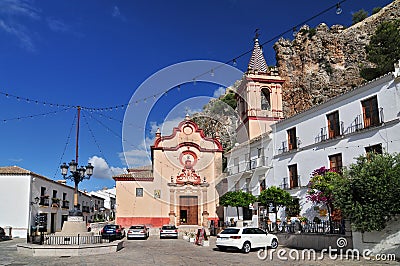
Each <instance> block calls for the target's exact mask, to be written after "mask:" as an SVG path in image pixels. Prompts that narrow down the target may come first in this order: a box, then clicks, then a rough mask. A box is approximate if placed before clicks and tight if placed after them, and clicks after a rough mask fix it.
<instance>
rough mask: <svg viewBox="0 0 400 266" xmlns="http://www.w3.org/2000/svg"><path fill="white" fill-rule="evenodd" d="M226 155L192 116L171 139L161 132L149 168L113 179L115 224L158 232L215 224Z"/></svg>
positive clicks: (186, 119)
mask: <svg viewBox="0 0 400 266" xmlns="http://www.w3.org/2000/svg"><path fill="white" fill-rule="evenodd" d="M222 152H223V149H222V145H221V143H220V141H219V140H218V138H208V137H206V136H205V135H204V132H203V131H202V130H201V129H200V128H199V127H198V125H197V124H196V123H194V122H193V121H192V120H191V119H190V118H189V116H186V118H185V120H184V121H182V122H181V123H179V125H178V126H177V127H175V128H174V129H173V132H172V134H171V135H168V136H162V135H161V133H160V132H159V131H158V132H157V133H156V138H155V142H154V145H153V146H151V159H152V164H151V166H148V167H142V168H136V169H129V170H128V173H126V174H121V175H118V176H114V177H113V178H114V180H115V181H116V190H117V204H116V205H117V218H116V223H118V224H121V225H123V226H125V227H126V226H130V225H133V224H146V225H148V226H150V227H160V226H162V225H163V224H174V225H196V226H207V225H208V224H209V221H211V220H214V221H215V222H217V220H218V215H217V205H218V198H219V196H220V193H221V192H220V191H219V190H218V187H219V186H220V182H221V180H222ZM220 216H222V217H223V214H221V215H220Z"/></svg>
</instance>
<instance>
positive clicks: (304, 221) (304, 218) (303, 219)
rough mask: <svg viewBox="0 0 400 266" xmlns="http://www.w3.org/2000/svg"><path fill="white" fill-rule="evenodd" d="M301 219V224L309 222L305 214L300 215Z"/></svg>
mask: <svg viewBox="0 0 400 266" xmlns="http://www.w3.org/2000/svg"><path fill="white" fill-rule="evenodd" d="M299 220H300V222H301V224H303V225H304V224H306V223H307V222H308V219H307V218H306V217H304V216H302V217H300V218H299Z"/></svg>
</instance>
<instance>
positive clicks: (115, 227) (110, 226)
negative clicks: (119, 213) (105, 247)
mask: <svg viewBox="0 0 400 266" xmlns="http://www.w3.org/2000/svg"><path fill="white" fill-rule="evenodd" d="M104 228H105V229H117V226H116V225H106V226H105V227H104Z"/></svg>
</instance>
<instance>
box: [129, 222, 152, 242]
mask: <svg viewBox="0 0 400 266" xmlns="http://www.w3.org/2000/svg"><path fill="white" fill-rule="evenodd" d="M148 237H149V228H147V227H146V226H145V225H132V226H131V227H129V229H128V234H127V235H126V238H127V239H132V238H142V239H147V238H148Z"/></svg>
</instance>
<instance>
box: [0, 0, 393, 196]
mask: <svg viewBox="0 0 400 266" xmlns="http://www.w3.org/2000/svg"><path fill="white" fill-rule="evenodd" d="M390 2H391V1H385V0H379V1H363V0H347V1H345V2H344V3H342V4H341V8H342V9H343V12H342V13H341V14H340V15H336V14H335V10H330V11H329V12H327V13H324V14H323V15H321V16H319V17H317V18H315V19H313V20H311V21H309V22H308V23H307V24H308V25H310V26H311V27H315V26H316V25H318V24H319V23H322V22H324V23H326V24H328V26H332V25H334V24H342V25H345V26H349V25H350V24H351V17H352V14H353V13H354V12H356V11H358V10H360V9H362V8H363V9H365V10H366V11H368V12H369V13H371V11H372V9H373V8H374V7H377V6H381V7H383V6H385V5H387V4H389V3H390ZM336 3H337V1H331V0H324V1H292V0H287V1H262V0H253V1H240V0H229V1H228V0H221V1H210V0H204V1H158V0H155V1H112V0H109V1H104V0H98V1H94V0H86V1H78V0H65V1H61V0H60V1H58V0H40V1H39V0H37V1H33V0H32V1H29V0H1V1H0V40H1V41H0V106H1V108H0V151H1V152H0V166H8V165H18V166H20V167H23V168H26V169H28V170H31V171H33V172H36V173H38V174H41V175H44V176H47V177H49V178H53V179H61V178H62V176H61V175H60V171H59V165H60V163H62V162H69V161H70V160H71V159H74V157H75V128H74V123H73V121H74V117H75V115H76V108H73V106H77V105H80V106H84V107H87V108H94V109H95V110H94V111H93V112H89V110H87V109H86V110H84V111H83V112H82V116H81V124H80V139H79V146H80V150H79V163H80V164H81V165H86V164H87V162H88V160H89V159H90V160H91V162H93V163H94V164H95V175H94V176H93V177H92V178H91V179H90V180H89V181H84V182H83V183H81V184H80V188H81V189H83V188H86V189H87V190H94V189H100V188H101V187H103V186H107V187H112V186H113V185H114V181H113V180H112V179H110V175H112V174H116V173H119V172H120V171H121V170H122V169H123V168H125V167H127V163H126V162H125V160H124V156H123V144H122V140H121V137H122V126H123V122H122V121H123V120H124V115H125V110H126V108H117V109H115V108H112V109H110V108H109V107H115V106H120V105H126V104H127V103H128V102H129V101H130V99H131V98H132V96H133V95H134V94H135V90H137V88H139V87H140V86H141V84H142V83H143V82H144V81H145V80H147V79H148V78H149V77H151V76H152V75H153V74H154V73H156V72H157V71H160V70H162V69H164V68H166V67H168V66H171V65H174V64H177V63H181V62H185V61H189V60H213V61H219V62H228V61H230V60H232V59H234V58H236V57H238V56H239V55H241V54H243V53H245V52H247V51H249V50H251V48H252V46H253V43H252V42H253V37H254V31H255V29H256V28H259V29H260V30H259V32H260V34H261V35H260V37H259V39H260V43H264V42H266V41H268V40H270V39H271V38H273V37H275V36H279V35H281V34H282V33H283V32H285V31H287V30H290V29H292V28H293V26H295V25H298V24H301V22H303V21H306V20H308V19H309V18H311V17H312V16H314V15H316V14H318V13H319V12H321V11H322V10H325V9H327V8H328V7H331V6H333V5H335V4H336ZM283 37H285V38H293V37H292V36H291V33H290V32H289V33H287V34H285V35H283ZM273 43H274V41H271V42H269V43H266V44H265V45H264V46H263V50H264V55H265V57H266V60H267V64H268V65H274V64H275V54H274V50H273V48H272V47H273ZM249 58H250V54H246V55H244V56H243V57H241V58H238V59H237V68H238V69H239V70H242V71H243V70H245V69H246V67H247V63H248V61H249ZM199 74H200V73H199ZM219 87H220V86H219V85H218V84H212V83H211V84H210V83H201V82H199V83H198V84H196V85H194V84H190V83H188V84H183V85H182V87H181V89H180V90H177V89H175V90H171V91H170V93H168V95H167V96H163V98H162V99H159V100H157V104H156V107H155V108H153V109H152V111H151V112H150V115H149V117H148V119H147V120H146V123H145V124H141V123H138V124H137V125H136V126H137V127H140V128H144V130H145V131H144V132H147V133H146V134H147V135H145V136H142V139H137V142H135V143H134V144H133V146H132V150H133V151H135V155H137V156H138V157H142V159H143V160H138V161H137V164H138V165H139V164H145V163H146V158H147V157H146V149H144V148H145V146H146V145H147V144H148V142H149V141H150V142H151V139H152V136H153V134H154V130H155V129H156V128H157V127H158V126H160V125H162V124H164V123H165V117H167V116H168V120H169V122H168V123H169V128H170V126H171V125H172V124H174V123H175V122H177V121H179V120H180V119H182V118H183V117H184V115H185V113H186V112H194V111H196V110H200V109H201V107H202V105H203V104H204V103H205V102H207V100H208V99H210V97H213V96H214V93H215V91H217V90H218V89H219ZM167 89H169V88H162V87H160V88H157V89H155V92H158V91H160V92H162V91H165V90H167ZM145 92H146V91H142V92H141V94H140V95H141V97H139V98H136V100H137V101H138V104H137V108H138V109H140V108H141V104H145V103H144V100H143V98H146V97H147V96H148V97H149V98H148V99H146V101H151V100H152V98H151V96H152V95H153V94H154V92H151V93H150V92H149V95H147V96H146V93H145ZM6 94H8V96H7V95H6ZM137 95H138V94H137ZM193 97H194V98H193ZM27 99H29V100H27ZM188 99H189V100H188ZM190 99H191V100H190ZM36 101H38V102H37V103H36ZM44 103H46V104H44ZM57 104H58V106H57ZM62 105H63V106H62ZM153 105H154V104H153ZM71 107H72V108H71ZM103 108H108V109H107V110H103V111H99V110H98V109H103ZM171 110H173V112H171ZM139 120H140V119H139ZM75 123H76V122H75ZM163 133H164V134H169V132H167V129H166V132H163ZM145 137H146V138H148V139H147V142H145Z"/></svg>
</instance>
